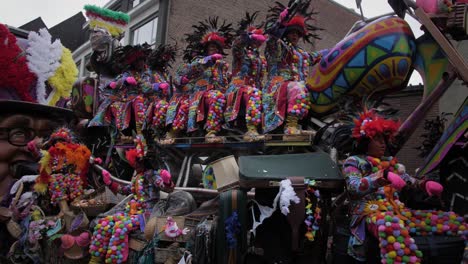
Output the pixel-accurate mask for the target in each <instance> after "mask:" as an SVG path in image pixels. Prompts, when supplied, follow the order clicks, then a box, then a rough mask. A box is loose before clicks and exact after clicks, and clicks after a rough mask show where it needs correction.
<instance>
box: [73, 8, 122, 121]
mask: <svg viewBox="0 0 468 264" xmlns="http://www.w3.org/2000/svg"><path fill="white" fill-rule="evenodd" d="M84 9H85V11H86V16H87V17H88V19H89V29H90V34H89V41H90V43H91V49H92V50H93V53H92V55H91V58H90V60H89V63H88V64H87V65H85V67H86V68H87V69H88V70H89V71H94V72H96V73H97V74H98V78H97V79H95V78H91V77H89V76H85V77H83V78H81V79H80V80H78V81H77V82H76V83H75V85H74V89H73V101H72V107H73V110H74V112H75V113H77V115H79V116H80V117H82V118H92V117H93V115H94V114H95V112H96V110H97V107H98V106H99V103H101V99H102V98H99V92H98V90H97V89H98V86H99V87H104V85H105V84H106V83H107V82H109V81H111V80H112V79H114V78H115V76H117V75H118V74H119V73H121V72H122V69H119V68H118V67H117V66H118V65H117V64H115V63H114V61H113V55H114V51H115V49H116V48H117V47H119V46H120V43H119V41H120V39H121V38H122V37H123V35H124V34H123V33H124V30H125V27H126V26H127V24H128V22H129V20H130V17H129V16H128V15H127V14H125V13H122V12H117V11H113V10H110V9H106V8H100V7H97V6H94V5H86V6H85V7H84Z"/></svg>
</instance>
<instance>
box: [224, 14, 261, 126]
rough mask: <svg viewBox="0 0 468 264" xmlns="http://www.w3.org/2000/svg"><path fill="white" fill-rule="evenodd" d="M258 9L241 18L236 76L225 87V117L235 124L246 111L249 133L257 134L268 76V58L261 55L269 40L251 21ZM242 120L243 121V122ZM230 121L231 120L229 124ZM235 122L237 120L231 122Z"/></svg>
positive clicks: (236, 44)
mask: <svg viewBox="0 0 468 264" xmlns="http://www.w3.org/2000/svg"><path fill="white" fill-rule="evenodd" d="M256 14H257V13H254V14H253V15H252V16H250V15H249V14H248V13H247V15H246V18H245V19H243V20H241V22H240V23H239V24H240V26H241V27H240V29H239V31H240V33H239V36H238V37H237V38H236V39H235V40H234V42H233V46H232V54H233V63H232V75H233V78H232V80H231V83H230V84H229V87H228V89H227V91H226V100H227V102H226V110H225V113H224V118H225V121H226V123H227V124H228V125H234V126H238V125H236V124H235V123H236V122H235V121H236V120H237V119H238V117H239V116H238V115H239V113H243V114H244V117H243V118H242V121H243V122H245V125H246V127H247V130H248V133H250V134H252V135H258V132H257V129H258V128H259V125H260V124H261V123H262V102H261V99H262V88H263V79H264V77H265V76H266V59H265V57H263V56H262V55H260V51H259V49H260V46H261V45H262V43H263V42H264V41H265V40H266V36H264V34H263V30H261V29H258V28H257V27H255V26H253V25H251V24H252V23H253V20H254V19H255V17H256ZM243 122H241V123H243ZM230 123H231V124H230ZM232 123H234V124H232Z"/></svg>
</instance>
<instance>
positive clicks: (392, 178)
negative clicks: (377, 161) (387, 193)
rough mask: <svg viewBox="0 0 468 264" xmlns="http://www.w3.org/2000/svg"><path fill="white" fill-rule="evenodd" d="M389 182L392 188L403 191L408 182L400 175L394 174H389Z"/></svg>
mask: <svg viewBox="0 0 468 264" xmlns="http://www.w3.org/2000/svg"><path fill="white" fill-rule="evenodd" d="M387 180H388V181H389V182H390V184H391V185H392V187H393V188H395V189H397V190H401V189H403V187H405V185H406V182H405V181H404V180H403V179H402V178H401V177H400V176H399V175H398V174H395V173H393V172H388V175H387Z"/></svg>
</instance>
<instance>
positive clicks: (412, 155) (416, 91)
mask: <svg viewBox="0 0 468 264" xmlns="http://www.w3.org/2000/svg"><path fill="white" fill-rule="evenodd" d="M422 95H423V87H422V86H420V85H418V86H409V87H408V88H407V89H405V90H403V91H401V92H399V93H397V94H395V95H390V96H387V98H386V99H385V102H386V103H389V104H390V105H391V107H392V108H395V109H398V110H399V114H398V116H399V119H400V121H402V122H403V121H404V120H405V119H406V118H407V117H408V116H409V115H410V114H411V113H412V112H413V111H414V109H416V107H417V106H418V105H419V103H420V102H421V100H422ZM437 115H439V103H438V102H437V103H435V104H434V105H433V106H432V107H431V109H430V111H429V112H428V113H427V116H426V117H425V118H424V119H425V120H426V119H434V118H435V117H436V116H437ZM423 128H424V120H420V123H419V125H418V127H417V128H416V130H415V131H414V133H413V135H412V136H411V137H410V138H409V139H408V141H407V142H406V144H405V145H404V146H403V148H402V149H401V150H400V151H399V153H398V154H397V158H398V161H399V162H401V163H403V164H404V165H405V166H406V171H407V172H408V173H409V174H410V175H414V172H415V170H416V169H417V168H418V167H420V166H422V165H423V163H424V158H421V157H419V156H418V154H419V151H418V150H417V149H416V148H417V147H419V146H421V143H422V141H423V138H422V137H421V135H422V134H423V133H425V131H424V129H423Z"/></svg>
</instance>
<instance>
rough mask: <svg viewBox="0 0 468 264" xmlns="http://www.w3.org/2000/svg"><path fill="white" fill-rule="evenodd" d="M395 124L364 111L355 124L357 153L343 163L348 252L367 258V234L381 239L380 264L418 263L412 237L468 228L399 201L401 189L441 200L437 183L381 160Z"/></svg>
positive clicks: (460, 221)
mask: <svg viewBox="0 0 468 264" xmlns="http://www.w3.org/2000/svg"><path fill="white" fill-rule="evenodd" d="M398 128H399V123H398V122H395V121H393V120H390V119H385V118H383V117H381V116H379V115H378V114H376V112H375V111H374V110H369V111H368V110H366V111H364V112H363V113H361V114H360V115H359V117H358V118H356V119H355V120H354V128H353V130H352V136H353V138H354V139H355V140H356V141H357V142H356V143H357V145H356V146H357V148H356V153H355V154H357V155H354V156H351V157H349V158H348V159H346V161H345V162H344V173H345V179H346V185H347V190H348V193H349V197H350V199H351V201H350V202H351V203H350V206H351V207H350V212H351V223H350V227H351V237H350V240H349V246H348V254H350V255H351V256H353V257H354V258H356V259H357V260H359V261H365V260H366V246H365V242H366V241H367V239H366V234H367V235H369V234H370V235H373V236H375V237H376V238H378V240H379V246H380V252H381V259H382V263H421V257H422V253H421V251H419V250H418V247H417V245H416V244H415V241H414V239H413V238H412V237H411V236H412V235H441V234H446V235H460V236H462V237H466V235H467V230H466V228H467V227H468V226H467V224H466V223H465V222H464V220H463V217H460V216H457V215H456V214H455V213H453V212H443V211H429V210H411V209H408V208H407V207H405V205H404V204H403V203H402V202H401V201H400V200H399V197H398V190H401V189H402V188H403V187H404V186H405V185H406V186H407V187H409V188H414V189H421V190H423V191H425V192H427V194H429V195H430V196H432V195H437V196H439V195H440V194H441V193H442V191H443V187H442V185H440V184H439V183H437V182H434V181H430V180H426V179H416V178H413V177H411V176H409V175H408V174H407V173H406V172H405V168H404V166H403V165H402V164H399V163H397V161H396V159H395V158H391V157H389V158H387V157H384V154H385V151H386V146H387V142H389V141H391V140H392V139H393V137H394V135H395V133H396V131H397V130H398Z"/></svg>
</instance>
